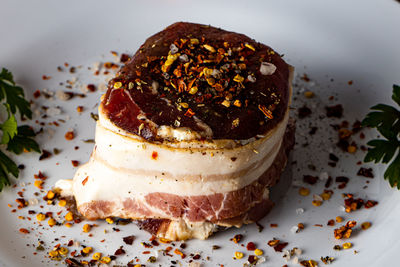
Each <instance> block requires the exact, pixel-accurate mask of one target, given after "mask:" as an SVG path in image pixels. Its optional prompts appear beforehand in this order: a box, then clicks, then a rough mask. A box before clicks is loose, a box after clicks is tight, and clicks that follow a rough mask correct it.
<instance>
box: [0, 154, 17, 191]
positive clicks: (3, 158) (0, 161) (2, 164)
mask: <svg viewBox="0 0 400 267" xmlns="http://www.w3.org/2000/svg"><path fill="white" fill-rule="evenodd" d="M10 174H12V175H13V176H14V177H18V175H19V170H18V167H17V165H16V164H15V163H14V161H12V160H11V159H10V158H9V157H7V155H6V154H4V153H3V152H2V151H1V150H0V192H1V191H2V190H3V187H4V186H5V185H10V180H9V176H10Z"/></svg>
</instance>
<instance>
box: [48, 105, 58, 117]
mask: <svg viewBox="0 0 400 267" xmlns="http://www.w3.org/2000/svg"><path fill="white" fill-rule="evenodd" d="M46 114H47V115H48V116H56V115H60V114H61V109H60V108H58V107H49V108H48V109H46Z"/></svg>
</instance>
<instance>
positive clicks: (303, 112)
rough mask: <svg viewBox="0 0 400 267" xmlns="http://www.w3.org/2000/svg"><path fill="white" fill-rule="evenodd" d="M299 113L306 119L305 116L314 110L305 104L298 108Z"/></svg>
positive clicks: (301, 117)
mask: <svg viewBox="0 0 400 267" xmlns="http://www.w3.org/2000/svg"><path fill="white" fill-rule="evenodd" d="M297 113H298V116H299V118H300V119H304V118H305V117H308V116H310V115H311V113H312V112H311V109H310V108H308V107H307V106H306V105H304V106H303V107H301V108H299V109H298V110H297Z"/></svg>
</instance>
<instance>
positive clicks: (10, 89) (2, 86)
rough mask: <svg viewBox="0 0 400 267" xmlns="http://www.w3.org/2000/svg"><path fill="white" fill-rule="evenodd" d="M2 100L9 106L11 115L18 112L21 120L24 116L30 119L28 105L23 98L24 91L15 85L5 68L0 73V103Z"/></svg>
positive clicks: (30, 114) (30, 112) (30, 113)
mask: <svg viewBox="0 0 400 267" xmlns="http://www.w3.org/2000/svg"><path fill="white" fill-rule="evenodd" d="M4 98H5V99H6V103H7V104H8V105H10V110H11V113H12V114H15V113H16V111H17V110H18V111H19V114H20V115H21V119H22V118H24V117H25V116H26V117H27V118H29V119H32V111H31V109H30V104H29V102H28V101H27V100H26V99H25V98H24V90H23V89H22V88H21V87H19V86H16V85H15V82H14V80H13V76H12V74H11V72H10V71H8V70H7V69H5V68H3V69H2V71H1V73H0V101H2V100H3V99H4Z"/></svg>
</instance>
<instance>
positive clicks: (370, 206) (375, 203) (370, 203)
mask: <svg viewBox="0 0 400 267" xmlns="http://www.w3.org/2000/svg"><path fill="white" fill-rule="evenodd" d="M376 205H378V201H374V200H368V201H367V202H366V203H365V204H364V207H365V208H366V209H370V208H372V207H374V206H376Z"/></svg>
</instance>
